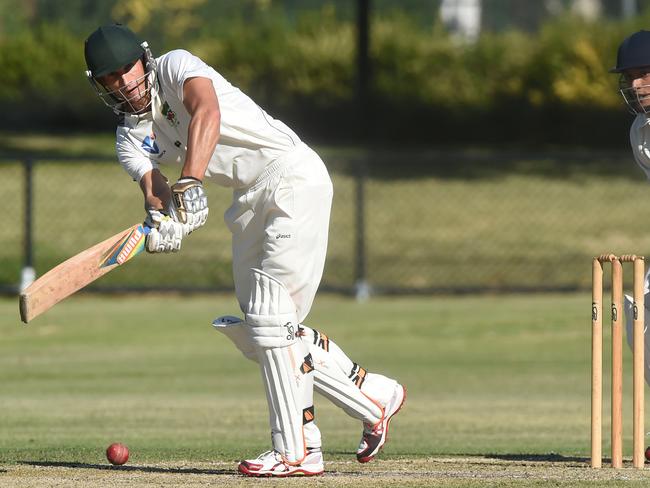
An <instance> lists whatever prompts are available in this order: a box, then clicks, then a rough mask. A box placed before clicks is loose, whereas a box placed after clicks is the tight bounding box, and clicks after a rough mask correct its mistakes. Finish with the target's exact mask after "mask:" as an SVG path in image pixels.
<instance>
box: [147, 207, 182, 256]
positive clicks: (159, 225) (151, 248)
mask: <svg viewBox="0 0 650 488" xmlns="http://www.w3.org/2000/svg"><path fill="white" fill-rule="evenodd" d="M147 213H148V216H147V218H146V220H145V225H147V226H148V227H151V231H149V234H148V235H147V240H146V243H145V244H146V249H147V252H150V253H158V252H177V251H179V250H180V249H181V242H182V240H183V225H182V224H179V223H178V222H175V221H174V220H172V218H171V217H169V216H168V215H164V214H163V213H162V212H160V211H158V210H148V211H147Z"/></svg>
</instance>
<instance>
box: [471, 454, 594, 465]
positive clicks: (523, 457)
mask: <svg viewBox="0 0 650 488" xmlns="http://www.w3.org/2000/svg"><path fill="white" fill-rule="evenodd" d="M483 457H484V458H487V459H500V460H502V461H531V462H540V463H588V462H589V461H590V460H589V459H588V458H585V457H575V456H562V455H561V454H556V453H549V454H485V455H484V456H483Z"/></svg>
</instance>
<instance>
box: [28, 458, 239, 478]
mask: <svg viewBox="0 0 650 488" xmlns="http://www.w3.org/2000/svg"><path fill="white" fill-rule="evenodd" d="M20 464H26V465H28V466H38V467H54V468H72V469H104V470H110V471H140V472H143V473H171V474H226V475H236V474H237V471H236V470H235V469H198V468H157V467H155V466H109V465H106V464H88V463H66V462H58V461H21V462H20Z"/></svg>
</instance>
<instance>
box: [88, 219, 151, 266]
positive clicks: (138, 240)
mask: <svg viewBox="0 0 650 488" xmlns="http://www.w3.org/2000/svg"><path fill="white" fill-rule="evenodd" d="M149 230H150V229H149V227H146V226H143V225H139V226H137V227H136V228H135V229H133V230H132V231H131V232H129V233H128V234H126V235H125V236H124V238H123V239H121V240H120V241H118V242H117V243H116V244H115V245H114V246H113V247H112V248H111V249H110V250H109V251H108V252H107V253H106V255H105V256H104V258H103V259H102V260H101V262H100V264H99V267H100V268H103V267H105V266H111V265H113V264H118V265H120V264H124V263H126V262H127V261H128V260H129V259H131V258H132V257H134V256H137V255H138V254H140V253H141V252H142V251H144V242H145V239H146V237H147V234H148V233H149Z"/></svg>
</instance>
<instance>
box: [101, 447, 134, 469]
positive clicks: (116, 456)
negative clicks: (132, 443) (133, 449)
mask: <svg viewBox="0 0 650 488" xmlns="http://www.w3.org/2000/svg"><path fill="white" fill-rule="evenodd" d="M106 459H108V461H109V462H110V463H111V464H114V465H116V466H120V465H122V464H124V463H126V462H127V461H128V460H129V448H128V447H126V446H125V445H124V444H122V443H120V442H114V443H113V444H111V445H110V446H108V448H107V449H106Z"/></svg>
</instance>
